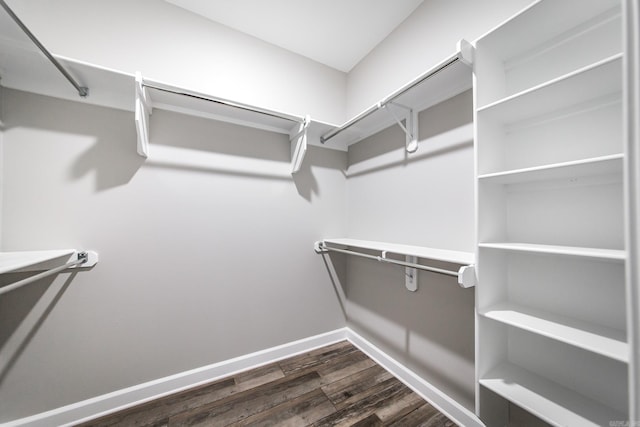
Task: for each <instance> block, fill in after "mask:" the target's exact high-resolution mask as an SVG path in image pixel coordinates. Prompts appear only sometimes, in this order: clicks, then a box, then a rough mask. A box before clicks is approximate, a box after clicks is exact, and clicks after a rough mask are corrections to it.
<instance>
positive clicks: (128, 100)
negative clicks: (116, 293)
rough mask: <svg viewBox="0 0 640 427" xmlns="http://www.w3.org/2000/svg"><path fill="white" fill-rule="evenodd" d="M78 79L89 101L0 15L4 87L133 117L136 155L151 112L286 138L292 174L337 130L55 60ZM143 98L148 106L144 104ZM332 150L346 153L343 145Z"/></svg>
mask: <svg viewBox="0 0 640 427" xmlns="http://www.w3.org/2000/svg"><path fill="white" fill-rule="evenodd" d="M53 57H54V58H55V59H56V60H57V61H58V62H59V63H60V64H61V65H62V66H63V67H64V68H65V69H66V71H67V72H68V73H69V74H70V75H71V76H72V77H74V78H75V80H77V81H78V82H79V83H80V84H82V85H83V86H86V87H87V88H88V90H89V94H88V96H86V97H80V96H78V93H77V92H76V91H75V90H74V88H73V87H72V86H71V85H70V84H69V82H68V81H67V80H65V78H64V77H63V76H62V75H61V74H60V72H59V71H58V70H57V69H56V68H55V67H54V66H53V65H52V64H51V63H50V62H49V61H48V60H47V59H46V57H44V56H43V55H42V54H41V53H40V52H39V51H38V50H37V49H36V48H35V46H34V45H33V43H32V42H31V41H30V40H28V39H27V38H26V36H24V34H21V33H20V31H18V29H17V27H16V25H15V24H14V23H13V21H12V20H11V19H10V18H9V16H8V15H6V14H5V13H4V11H1V12H0V58H1V60H2V86H4V87H7V88H12V89H18V90H23V91H27V92H32V93H37V94H42V95H47V96H53V97H56V98H61V99H67V100H72V101H77V102H84V103H87V104H92V105H99V106H106V107H112V108H118V109H123V110H127V111H133V112H135V120H136V124H137V129H138V137H139V138H138V143H137V151H138V153H139V154H140V155H142V156H145V157H146V156H147V155H148V144H149V136H150V135H149V129H148V126H149V116H150V115H151V113H152V111H153V109H154V108H155V109H161V110H168V111H175V112H179V113H182V114H188V115H193V116H198V117H204V118H209V119H214V120H220V121H226V122H230V123H235V124H240V125H243V126H249V127H254V128H258V129H263V130H267V131H271V132H277V133H282V134H285V135H288V136H289V138H290V140H291V143H292V150H291V154H292V162H291V169H292V173H295V172H297V171H298V170H299V169H300V166H301V164H302V161H303V159H304V154H305V152H306V145H307V143H308V144H311V145H318V146H322V144H321V143H320V136H321V134H324V133H326V132H328V131H329V130H330V129H332V128H334V127H335V125H332V124H329V123H324V122H321V121H318V120H312V119H311V118H309V117H304V116H296V115H293V114H289V113H284V112H280V111H275V110H271V109H267V108H261V107H258V106H253V105H249V104H244V103H241V102H236V101H232V100H227V99H223V98H220V97H216V96H214V95H211V94H205V93H201V92H198V91H194V90H191V89H189V88H181V87H177V86H175V85H171V84H167V83H163V82H158V81H153V80H151V79H146V78H143V77H142V76H139V77H138V78H136V75H134V74H130V73H125V72H121V71H117V70H113V69H108V68H104V67H100V66H97V65H93V64H89V63H86V62H81V61H77V60H74V59H70V58H66V57H62V56H59V55H53ZM140 99H142V100H143V101H144V102H140ZM331 148H336V149H343V150H346V147H345V146H341V145H337V146H332V147H331Z"/></svg>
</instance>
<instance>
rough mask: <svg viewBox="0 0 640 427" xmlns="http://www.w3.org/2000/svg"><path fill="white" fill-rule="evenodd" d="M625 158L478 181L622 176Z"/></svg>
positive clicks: (616, 156) (541, 168) (586, 161)
mask: <svg viewBox="0 0 640 427" xmlns="http://www.w3.org/2000/svg"><path fill="white" fill-rule="evenodd" d="M623 158H624V155H622V154H613V155H610V156H602V157H597V158H592V159H584V160H576V161H572V162H564V163H556V164H552V165H545V166H538V167H532V168H524V169H515V170H510V171H504V172H497V173H489V174H484V175H480V176H478V179H480V180H482V181H487V182H491V183H494V184H517V183H522V182H533V181H544V180H553V179H566V178H577V177H586V176H597V175H612V174H619V175H622V160H623Z"/></svg>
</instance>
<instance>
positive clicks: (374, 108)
mask: <svg viewBox="0 0 640 427" xmlns="http://www.w3.org/2000/svg"><path fill="white" fill-rule="evenodd" d="M459 60H460V56H458V55H456V56H454V57H453V58H450V59H449V60H447V61H445V62H444V63H443V64H441V65H440V66H439V67H437V68H436V69H434V70H432V71H431V72H429V73H427V74H425V75H424V76H422V77H420V78H419V79H417V80H415V81H414V82H412V83H411V84H410V85H408V86H407V87H405V88H403V89H402V90H400V91H398V92H396V93H394V94H392V95H390V96H388V97H387V98H386V99H383V100H382V101H380V102H378V103H377V104H376V105H374V106H372V107H370V108H368V109H367V110H365V111H363V112H362V113H360V114H359V115H357V116H356V117H354V118H353V119H351V120H349V121H348V122H346V123H345V124H343V125H342V126H340V127H338V128H335V129H333V130H331V131H329V132H327V133H325V134H324V135H322V136H321V137H320V142H321V143H322V144H324V143H326V142H327V141H329V140H330V139H331V138H333V137H335V136H337V135H339V134H340V133H342V132H344V131H345V130H347V129H349V128H350V127H351V126H353V125H355V124H356V123H358V122H360V121H361V120H363V119H365V118H366V117H368V116H370V115H371V114H373V113H375V112H376V111H378V110H379V109H381V108H384V107H385V106H386V105H387V104H389V103H391V102H393V101H395V100H396V99H397V98H399V97H400V96H402V95H404V94H405V93H406V92H407V91H409V90H411V89H412V88H414V87H416V86H418V85H419V84H421V83H422V82H424V81H425V80H427V79H430V78H431V77H433V76H435V75H436V74H438V73H440V72H441V71H443V70H445V69H446V68H447V67H449V66H451V65H452V64H454V63H455V62H457V61H459Z"/></svg>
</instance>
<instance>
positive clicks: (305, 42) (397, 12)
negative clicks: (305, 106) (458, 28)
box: [167, 0, 423, 72]
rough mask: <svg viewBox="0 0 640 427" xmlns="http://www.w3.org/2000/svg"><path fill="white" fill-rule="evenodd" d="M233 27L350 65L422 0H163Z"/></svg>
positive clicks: (347, 68)
mask: <svg viewBox="0 0 640 427" xmlns="http://www.w3.org/2000/svg"><path fill="white" fill-rule="evenodd" d="M167 1H168V2H169V3H172V4H174V5H176V6H179V7H182V8H184V9H187V10H189V11H191V12H194V13H197V14H199V15H202V16H204V17H206V18H209V19H211V20H213V21H216V22H218V23H220V24H223V25H226V26H228V27H231V28H233V29H235V30H238V31H241V32H243V33H246V34H250V35H252V36H254V37H257V38H259V39H262V40H264V41H266V42H269V43H271V44H274V45H276V46H280V47H282V48H284V49H287V50H290V51H292V52H295V53H297V54H300V55H303V56H306V57H308V58H311V59H313V60H315V61H318V62H320V63H323V64H325V65H328V66H330V67H332V68H336V69H338V70H340V71H344V72H348V71H350V70H351V69H352V68H353V67H354V66H355V65H356V64H357V63H358V62H359V61H360V60H361V59H362V58H364V57H365V56H366V55H367V54H368V53H369V52H370V51H371V50H372V49H373V48H374V47H375V46H376V45H377V44H378V43H380V42H381V41H382V40H383V39H384V38H385V37H387V36H388V35H389V33H391V32H392V31H393V30H394V29H395V28H396V27H397V26H398V25H399V24H400V23H401V22H402V21H404V19H405V18H407V17H408V16H409V15H410V14H411V13H412V12H413V11H414V10H415V9H416V8H417V7H418V6H419V5H420V4H421V3H422V2H423V0H214V1H211V0H167Z"/></svg>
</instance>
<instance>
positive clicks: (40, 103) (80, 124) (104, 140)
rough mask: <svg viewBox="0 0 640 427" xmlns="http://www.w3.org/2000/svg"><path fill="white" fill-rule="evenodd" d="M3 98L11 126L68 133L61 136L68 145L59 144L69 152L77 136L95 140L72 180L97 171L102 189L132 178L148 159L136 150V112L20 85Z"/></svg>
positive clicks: (79, 140)
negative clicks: (48, 94)
mask: <svg viewBox="0 0 640 427" xmlns="http://www.w3.org/2000/svg"><path fill="white" fill-rule="evenodd" d="M3 104H5V105H4V111H5V115H6V123H5V124H6V131H7V132H9V131H11V130H12V129H14V128H28V129H38V130H42V131H45V132H47V133H49V134H51V133H56V134H62V135H68V136H69V137H68V138H64V139H62V138H60V137H59V136H56V141H57V140H60V141H62V142H63V143H64V144H65V145H66V146H63V145H59V146H57V147H56V148H55V149H60V150H64V151H65V152H72V151H71V150H76V149H77V144H75V145H74V143H76V142H77V143H82V144H83V145H87V140H91V141H92V144H91V146H90V147H89V148H88V149H86V150H85V151H84V152H82V154H80V156H78V157H77V158H76V159H75V161H74V163H73V164H72V165H71V166H70V167H69V168H68V169H69V175H70V179H72V180H77V179H80V178H83V177H84V176H86V175H88V174H92V173H93V174H94V175H95V188H96V190H97V191H102V190H107V189H109V188H113V187H118V186H121V185H125V184H127V183H128V182H129V181H130V180H131V178H132V177H133V176H134V175H135V173H136V171H137V170H138V169H139V168H140V166H141V165H142V164H143V160H144V159H143V158H141V157H140V156H138V155H137V154H136V131H135V126H134V121H133V114H132V113H130V112H127V111H121V110H115V109H111V108H104V107H96V106H89V105H85V104H82V103H78V102H71V101H63V100H60V99H55V98H50V97H46V96H40V95H34V94H30V93H27V92H20V91H14V90H6V91H5V96H4V98H3ZM36 143H37V142H36ZM67 147H68V148H67ZM54 155H55V153H54Z"/></svg>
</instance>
